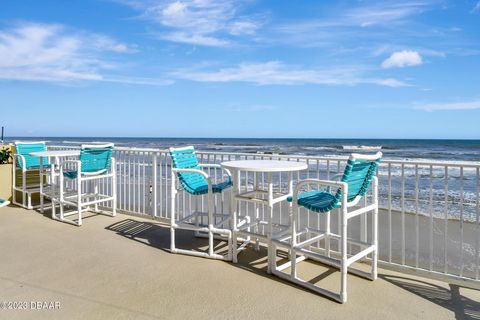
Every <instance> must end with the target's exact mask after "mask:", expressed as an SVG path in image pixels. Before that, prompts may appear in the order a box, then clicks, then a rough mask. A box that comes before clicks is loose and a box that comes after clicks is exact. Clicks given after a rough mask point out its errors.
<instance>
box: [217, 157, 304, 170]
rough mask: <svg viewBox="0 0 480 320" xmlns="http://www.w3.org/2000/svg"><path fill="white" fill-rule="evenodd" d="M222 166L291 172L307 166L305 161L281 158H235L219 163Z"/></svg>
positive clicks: (233, 168) (235, 168) (236, 168)
mask: <svg viewBox="0 0 480 320" xmlns="http://www.w3.org/2000/svg"><path fill="white" fill-rule="evenodd" d="M221 165H222V167H224V168H227V169H232V170H241V171H250V172H291V171H300V170H305V169H307V168H308V166H307V164H306V163H303V162H297V161H282V160H236V161H226V162H222V163H221Z"/></svg>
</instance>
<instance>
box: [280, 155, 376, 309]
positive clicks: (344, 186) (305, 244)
mask: <svg viewBox="0 0 480 320" xmlns="http://www.w3.org/2000/svg"><path fill="white" fill-rule="evenodd" d="M381 157H382V153H381V152H378V153H377V154H375V155H361V154H352V155H351V156H350V158H349V160H348V163H347V165H346V167H345V171H344V173H343V175H342V178H341V180H340V181H329V180H317V179H307V180H303V181H300V182H299V183H298V184H297V186H296V188H295V190H294V193H293V197H291V198H290V199H289V201H291V202H292V209H291V213H290V215H291V226H290V235H288V236H286V237H284V238H282V239H276V240H274V242H273V243H274V250H275V253H276V251H277V246H280V247H283V248H286V249H288V250H289V260H290V261H289V262H287V263H285V264H283V265H281V266H277V265H275V268H274V271H273V273H274V274H275V275H277V276H279V277H281V278H283V279H286V280H289V281H291V282H294V283H296V284H299V285H301V286H303V287H306V288H308V289H310V290H313V291H315V292H317V293H320V294H322V295H326V296H328V297H330V298H332V299H334V300H337V301H338V302H341V303H344V302H346V301H347V271H348V272H351V273H354V274H356V275H359V276H362V277H366V278H368V279H371V280H375V279H376V278H377V250H378V243H377V238H378V235H377V233H378V230H377V226H378V180H377V177H376V176H375V174H376V170H377V167H378V164H379V163H380V161H381ZM372 182H373V183H372ZM308 184H316V185H320V186H326V187H327V191H309V192H303V193H301V192H300V190H301V189H302V187H304V186H306V185H308ZM370 184H372V197H371V203H370V204H367V201H362V202H363V203H364V204H365V206H360V207H358V206H357V205H358V204H359V203H361V202H360V200H361V199H362V198H363V197H365V196H366V194H367V191H368V189H369V187H370ZM331 188H336V189H337V190H336V192H331V191H330V189H331ZM299 207H304V208H306V209H307V210H309V211H312V212H316V213H318V214H324V215H325V217H326V230H315V229H312V228H309V227H308V226H307V227H305V228H303V229H301V230H298V229H299V225H298V221H299V220H298V219H299V218H298V215H299V210H298V209H299ZM333 209H338V210H339V214H340V222H339V223H340V226H339V229H340V232H339V234H336V233H334V232H333V231H332V229H331V227H330V222H331V221H330V211H331V210H333ZM368 213H372V227H371V241H370V242H367V241H366V240H365V239H366V237H365V239H363V241H362V240H356V239H351V238H348V233H347V231H348V222H349V220H350V219H352V218H354V217H357V216H360V215H365V214H368ZM364 221H366V220H364ZM322 240H324V241H325V248H324V249H323V250H318V249H317V250H314V248H313V247H311V245H312V244H316V243H318V242H319V241H322ZM332 241H337V243H338V251H336V250H333V248H331V242H332ZM347 243H350V244H352V245H355V246H358V247H359V248H360V251H359V252H357V253H355V254H354V255H349V254H348V253H347ZM315 249H316V248H315ZM297 255H299V257H298V258H297ZM368 255H371V259H370V260H371V272H368V273H367V272H364V271H362V270H359V269H356V268H353V267H351V265H352V264H353V263H354V262H356V261H358V260H360V259H362V258H365V257H366V256H368ZM307 258H308V259H312V260H316V261H318V262H321V263H324V264H327V265H330V266H333V267H335V268H339V269H340V292H339V293H336V292H332V291H329V290H326V289H324V288H320V287H319V286H317V285H315V284H313V283H310V282H309V281H306V280H303V279H301V278H300V277H299V276H298V275H297V263H299V262H301V261H303V260H305V259H307ZM287 268H290V272H289V273H285V272H283V270H285V269H287Z"/></svg>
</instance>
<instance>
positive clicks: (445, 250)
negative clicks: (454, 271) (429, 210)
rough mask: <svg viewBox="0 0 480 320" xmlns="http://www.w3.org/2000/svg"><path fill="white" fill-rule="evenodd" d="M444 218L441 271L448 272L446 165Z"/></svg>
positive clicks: (446, 171)
mask: <svg viewBox="0 0 480 320" xmlns="http://www.w3.org/2000/svg"><path fill="white" fill-rule="evenodd" d="M444 188H445V190H444V192H445V217H444V218H445V220H444V223H445V225H444V235H443V237H444V238H443V264H444V265H443V272H444V273H448V242H447V240H448V166H445V181H444Z"/></svg>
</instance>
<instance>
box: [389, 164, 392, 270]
mask: <svg viewBox="0 0 480 320" xmlns="http://www.w3.org/2000/svg"><path fill="white" fill-rule="evenodd" d="M388 262H390V263H391V262H392V164H391V163H389V164H388Z"/></svg>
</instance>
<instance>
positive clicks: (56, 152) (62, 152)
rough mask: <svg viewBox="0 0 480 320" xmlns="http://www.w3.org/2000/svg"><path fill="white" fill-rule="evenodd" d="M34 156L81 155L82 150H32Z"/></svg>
mask: <svg viewBox="0 0 480 320" xmlns="http://www.w3.org/2000/svg"><path fill="white" fill-rule="evenodd" d="M29 155H31V156H33V157H45V158H47V157H75V156H79V155H80V150H46V151H37V152H30V153H29Z"/></svg>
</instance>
